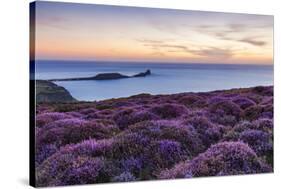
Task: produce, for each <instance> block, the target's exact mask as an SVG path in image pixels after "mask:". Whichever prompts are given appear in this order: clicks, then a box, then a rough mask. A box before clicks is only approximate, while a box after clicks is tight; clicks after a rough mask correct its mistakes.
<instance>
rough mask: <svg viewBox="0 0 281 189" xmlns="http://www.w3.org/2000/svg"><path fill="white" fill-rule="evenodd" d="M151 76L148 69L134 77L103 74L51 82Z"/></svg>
mask: <svg viewBox="0 0 281 189" xmlns="http://www.w3.org/2000/svg"><path fill="white" fill-rule="evenodd" d="M148 75H151V71H150V70H149V69H148V70H146V71H145V72H141V73H138V74H135V75H132V76H127V75H123V74H120V73H101V74H97V75H96V76H93V77H76V78H66V79H50V80H49V81H82V80H114V79H124V78H134V77H146V76H148Z"/></svg>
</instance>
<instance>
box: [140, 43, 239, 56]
mask: <svg viewBox="0 0 281 189" xmlns="http://www.w3.org/2000/svg"><path fill="white" fill-rule="evenodd" d="M137 41H138V42H140V43H141V44H142V45H143V46H145V47H149V48H151V50H154V52H153V53H154V54H166V53H178V52H181V53H188V54H192V55H196V56H201V57H216V58H230V57H231V56H233V54H234V52H233V50H232V49H228V48H219V47H212V46H204V47H202V46H200V47H196V49H194V48H190V47H188V46H187V45H181V44H171V43H167V42H164V41H161V40H159V41H158V40H157V41H156V40H137Z"/></svg>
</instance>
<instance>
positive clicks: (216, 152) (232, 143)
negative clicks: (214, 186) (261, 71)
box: [35, 86, 273, 186]
mask: <svg viewBox="0 0 281 189" xmlns="http://www.w3.org/2000/svg"><path fill="white" fill-rule="evenodd" d="M35 130H36V182H37V186H61V185H73V184H88V183H106V182H126V181H140V180H156V179H174V178H194V177H205V176H224V175H237V174H255V173H268V172H273V87H272V86H268V87H254V88H243V89H232V90H225V91H213V92H204V93H180V94H173V95H149V94H140V95H136V96H131V97H128V98H118V99H109V100H104V101H97V102H73V103H40V104H37V107H36V128H35Z"/></svg>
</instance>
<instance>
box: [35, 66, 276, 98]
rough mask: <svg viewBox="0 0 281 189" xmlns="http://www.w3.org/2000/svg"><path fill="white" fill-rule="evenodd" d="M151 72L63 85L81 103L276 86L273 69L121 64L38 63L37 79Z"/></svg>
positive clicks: (267, 67)
mask: <svg viewBox="0 0 281 189" xmlns="http://www.w3.org/2000/svg"><path fill="white" fill-rule="evenodd" d="M147 69H150V70H151V72H152V75H151V76H148V77H141V78H129V79H120V80H106V81H61V82H55V83H56V84H57V85H60V86H63V87H65V88H66V89H67V90H68V91H69V92H70V93H71V94H72V96H73V97H74V98H76V99H78V100H90V101H91V100H103V99H109V98H118V97H128V96H131V95H135V94H139V93H150V94H173V93H180V92H204V91H212V90H219V89H231V88H240V87H252V86H257V85H273V66H272V65H271V66H265V65H219V64H169V63H131V64H130V63H120V62H118V63H117V62H79V61H73V62H66V61H36V75H35V77H36V79H58V78H72V77H88V76H95V75H96V74H98V73H109V72H118V73H121V74H125V75H133V74H136V73H139V72H144V71H145V70H147Z"/></svg>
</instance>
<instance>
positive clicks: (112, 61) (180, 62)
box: [30, 59, 274, 66]
mask: <svg viewBox="0 0 281 189" xmlns="http://www.w3.org/2000/svg"><path fill="white" fill-rule="evenodd" d="M30 61H35V62H36V61H60V62H88V63H91V62H95V63H98V62H100V63H102V62H104V63H114V62H116V63H133V64H138V63H153V64H203V65H205V64H214V65H260V66H273V65H274V62H272V63H244V62H242V63H219V62H218V63H213V62H183V61H153V60H151V61H147V60H144V61H140V60H83V59H81V60H79V59H77V60H74V59H34V60H30Z"/></svg>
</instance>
